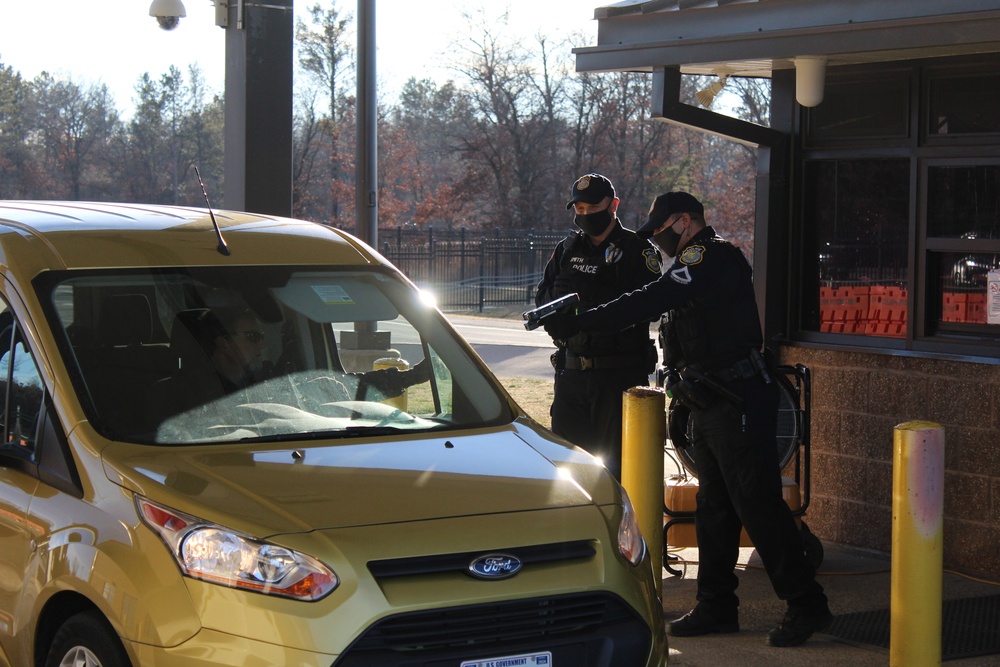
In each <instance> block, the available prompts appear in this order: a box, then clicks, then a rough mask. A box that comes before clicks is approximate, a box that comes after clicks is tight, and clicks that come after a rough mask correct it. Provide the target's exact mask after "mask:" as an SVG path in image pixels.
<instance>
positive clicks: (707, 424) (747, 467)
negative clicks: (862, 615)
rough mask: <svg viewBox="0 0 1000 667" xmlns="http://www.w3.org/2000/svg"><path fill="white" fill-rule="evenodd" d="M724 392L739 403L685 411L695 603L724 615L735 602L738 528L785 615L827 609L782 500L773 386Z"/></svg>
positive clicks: (749, 383) (740, 383)
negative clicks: (693, 489)
mask: <svg viewBox="0 0 1000 667" xmlns="http://www.w3.org/2000/svg"><path fill="white" fill-rule="evenodd" d="M728 388H729V389H731V390H733V391H734V392H736V393H737V394H739V395H740V396H742V397H743V404H742V405H739V406H737V405H734V403H733V402H732V401H730V400H727V399H725V398H721V397H720V398H718V399H717V400H716V401H715V402H714V404H713V405H712V406H710V407H709V408H707V409H701V410H698V409H696V410H692V412H691V418H692V419H693V420H694V426H693V430H692V438H691V445H692V447H691V455H692V457H693V458H694V462H695V465H696V466H697V469H698V483H699V486H698V494H697V507H696V510H695V532H696V534H697V536H698V596H697V597H698V601H699V603H700V604H705V605H709V606H711V607H713V608H715V609H717V610H719V611H720V612H721V614H720V617H723V618H725V617H728V616H729V615H730V614H732V613H734V612H735V610H736V607H737V606H738V605H739V599H738V597H737V596H736V587H737V585H738V584H739V580H738V578H737V577H736V574H735V573H734V569H735V567H736V563H737V560H738V558H739V543H740V528H741V527H745V528H746V531H747V535H749V536H750V539H751V540H752V541H753V544H754V547H755V548H756V549H757V553H758V555H759V556H760V558H761V560H762V561H763V563H764V569H765V570H766V571H767V575H768V577H769V578H770V580H771V585H772V586H773V587H774V591H775V593H777V595H778V597H779V598H780V599H782V600H786V601H787V602H788V606H789V609H790V610H793V611H805V612H807V613H808V612H809V611H812V610H814V609H817V608H820V607H824V606H825V605H826V602H827V601H826V596H825V595H824V593H823V587H822V586H820V584H819V583H818V582H817V581H816V576H815V575H816V573H815V570H814V568H813V566H812V564H811V563H810V562H809V561H808V560H807V558H806V556H805V553H804V550H803V547H802V539H801V537H800V535H799V531H798V527H797V525H796V523H795V520H794V518H793V516H792V512H791V510H790V509H789V507H788V505H787V504H786V503H785V501H784V500H783V498H782V495H781V471H780V470H779V469H778V454H777V445H776V435H777V408H778V388H777V385H776V384H775V383H773V382H772V383H771V384H769V385H765V384H763V382H762V381H761V380H759V379H758V378H756V377H752V378H749V379H746V380H737V381H734V382H731V383H730V384H729V385H728Z"/></svg>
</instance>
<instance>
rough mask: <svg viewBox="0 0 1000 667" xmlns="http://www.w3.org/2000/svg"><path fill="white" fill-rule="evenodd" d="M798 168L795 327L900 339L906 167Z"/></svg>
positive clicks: (819, 164) (901, 163)
mask: <svg viewBox="0 0 1000 667" xmlns="http://www.w3.org/2000/svg"><path fill="white" fill-rule="evenodd" d="M804 166H805V169H804V185H805V187H804V198H803V202H804V206H803V216H802V229H803V263H804V265H803V271H802V285H803V309H802V328H803V329H804V330H807V331H820V332H829V333H843V334H856V335H876V336H891V337H901V336H904V335H905V332H906V316H907V313H906V307H905V306H906V298H907V290H908V287H909V285H908V284H907V268H908V262H907V239H908V230H909V203H910V161H909V160H908V159H879V160H863V159H857V160H852V159H844V160H814V161H809V162H806V163H805V165H804Z"/></svg>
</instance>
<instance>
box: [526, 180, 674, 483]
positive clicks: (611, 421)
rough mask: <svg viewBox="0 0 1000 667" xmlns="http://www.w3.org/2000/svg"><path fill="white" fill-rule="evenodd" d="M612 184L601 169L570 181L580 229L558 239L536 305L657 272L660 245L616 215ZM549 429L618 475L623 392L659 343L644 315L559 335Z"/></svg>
mask: <svg viewBox="0 0 1000 667" xmlns="http://www.w3.org/2000/svg"><path fill="white" fill-rule="evenodd" d="M618 203H619V200H618V197H616V196H615V188H614V186H613V185H612V184H611V181H609V180H608V179H607V178H605V177H604V176H601V175H600V174H587V175H586V176H582V177H580V178H579V179H577V181H576V182H575V183H574V184H573V189H572V191H571V194H570V200H569V202H568V203H567V204H566V208H567V209H573V210H574V212H575V214H576V215H575V217H574V221H575V223H576V225H577V227H579V228H580V229H579V231H576V232H574V233H572V234H570V235H569V236H568V237H567V238H565V239H563V240H562V241H560V242H559V244H558V245H557V246H556V248H555V251H553V253H552V257H551V258H550V259H549V261H548V264H547V265H546V266H545V273H544V275H543V277H542V280H541V282H540V283H539V284H538V289H537V292H536V294H535V303H536V305H542V304H543V303H548V302H549V301H552V300H553V299H557V298H559V297H561V296H565V295H566V294H571V293H573V292H575V293H577V294H579V295H580V304H579V306H580V307H584V308H589V307H592V306H596V305H599V304H602V303H604V302H605V301H610V300H611V299H614V298H615V297H618V296H620V295H622V294H624V293H625V292H629V291H631V290H634V289H638V288H640V287H642V286H643V285H645V284H646V283H648V282H650V281H652V280H655V279H656V278H659V277H660V258H659V253H658V252H657V251H656V249H655V248H653V247H652V246H651V245H650V243H649V242H648V241H646V240H643V239H639V238H638V237H637V236H636V235H635V232H633V231H631V230H628V229H625V228H624V227H623V226H622V224H621V222H620V221H619V220H618V217H617V216H616V214H615V213H616V211H617V210H618ZM555 342H556V345H557V347H558V349H557V351H556V352H555V353H554V354H553V355H552V360H553V366H554V367H555V395H554V398H553V400H552V407H551V410H550V414H551V416H552V430H553V431H554V432H555V433H557V434H558V435H561V436H562V437H564V438H566V439H567V440H569V441H570V442H572V443H573V444H575V445H578V446H580V447H583V448H584V449H586V450H587V451H589V452H590V453H591V454H594V455H595V456H599V457H601V458H602V459H603V460H604V463H605V465H606V466H607V467H608V469H609V470H610V471H611V472H612V473H613V474H614V475H615V477H620V476H621V447H622V445H621V431H622V392H624V391H625V390H627V389H629V388H631V387H635V386H639V385H646V384H648V383H649V374H650V373H651V372H652V371H653V368H654V367H655V365H656V348H655V347H654V346H653V343H652V341H651V340H650V338H649V320H647V321H644V322H639V323H637V324H636V325H635V326H630V327H627V328H624V329H620V330H617V331H612V332H608V333H577V334H575V335H573V336H568V337H566V338H565V339H560V338H556V341H555Z"/></svg>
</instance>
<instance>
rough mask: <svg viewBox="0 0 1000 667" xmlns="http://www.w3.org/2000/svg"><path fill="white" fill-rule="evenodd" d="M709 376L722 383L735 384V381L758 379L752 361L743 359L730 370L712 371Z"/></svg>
mask: <svg viewBox="0 0 1000 667" xmlns="http://www.w3.org/2000/svg"><path fill="white" fill-rule="evenodd" d="M709 375H711V376H712V377H714V378H715V379H717V380H719V381H720V382H733V381H734V380H749V379H750V378H752V377H757V370H756V369H755V368H754V367H753V363H752V362H751V361H750V359H748V358H743V359H740V360H739V361H737V362H736V363H735V364H733V365H732V366H730V367H729V368H723V369H720V370H717V371H712V372H711V373H709Z"/></svg>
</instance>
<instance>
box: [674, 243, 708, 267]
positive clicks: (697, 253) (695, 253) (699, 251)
mask: <svg viewBox="0 0 1000 667" xmlns="http://www.w3.org/2000/svg"><path fill="white" fill-rule="evenodd" d="M704 258H705V246H700V245H692V246H688V247H687V248H684V252H682V253H681V256H680V257H678V258H677V261H678V262H680V263H681V264H687V265H688V266H691V265H693V264H701V260H703V259H704Z"/></svg>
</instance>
